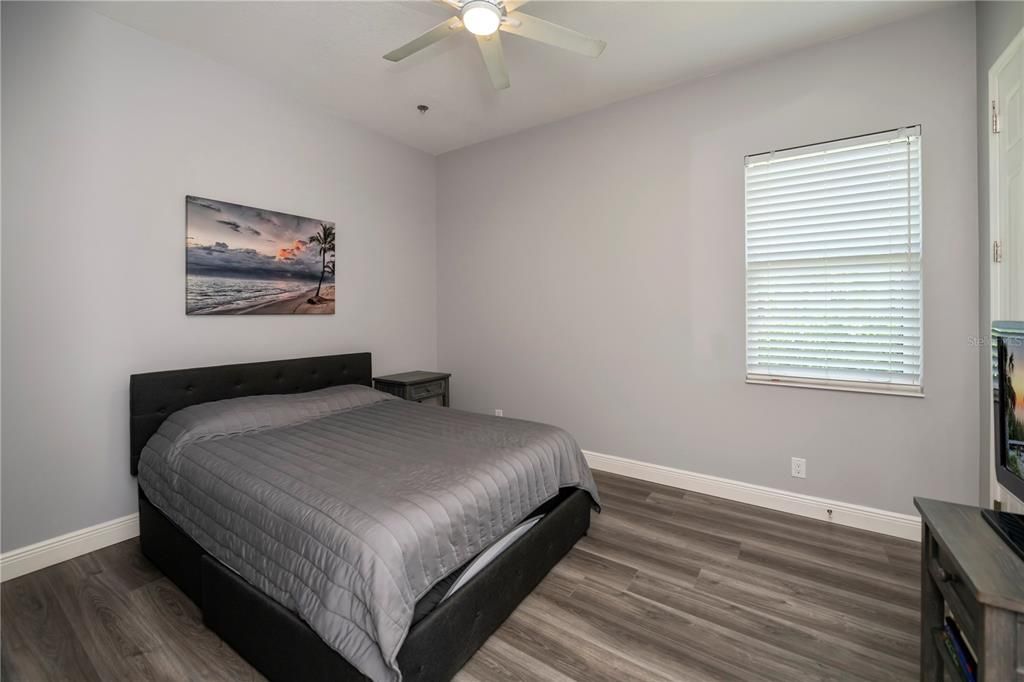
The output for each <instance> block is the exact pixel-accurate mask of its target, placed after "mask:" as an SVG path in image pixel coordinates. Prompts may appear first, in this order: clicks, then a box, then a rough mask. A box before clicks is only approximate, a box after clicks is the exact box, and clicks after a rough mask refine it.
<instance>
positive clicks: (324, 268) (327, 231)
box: [309, 223, 334, 299]
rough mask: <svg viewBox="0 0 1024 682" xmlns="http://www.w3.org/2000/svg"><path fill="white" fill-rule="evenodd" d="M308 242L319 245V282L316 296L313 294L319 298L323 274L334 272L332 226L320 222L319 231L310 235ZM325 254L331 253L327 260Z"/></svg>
mask: <svg viewBox="0 0 1024 682" xmlns="http://www.w3.org/2000/svg"><path fill="white" fill-rule="evenodd" d="M309 242H310V244H317V245H318V246H319V247H320V282H319V283H318V284H317V285H316V296H314V298H316V299H319V298H320V287H322V286H323V285H324V276H325V275H326V274H327V273H328V272H330V273H331V274H332V275H333V274H334V226H333V225H328V224H327V223H320V231H319V232H317V233H316V234H314V235H313V236H312V237H310V238H309ZM327 254H331V260H330V261H329V262H328V260H327ZM328 266H330V267H328Z"/></svg>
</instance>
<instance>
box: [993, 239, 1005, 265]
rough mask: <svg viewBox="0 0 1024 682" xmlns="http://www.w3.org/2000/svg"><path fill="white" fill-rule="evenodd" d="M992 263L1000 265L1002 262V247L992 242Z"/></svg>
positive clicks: (996, 242) (1000, 244) (998, 243)
mask: <svg viewBox="0 0 1024 682" xmlns="http://www.w3.org/2000/svg"><path fill="white" fill-rule="evenodd" d="M992 262H993V263H1002V262H1003V245H1002V243H1001V242H999V241H998V240H997V241H994V242H992Z"/></svg>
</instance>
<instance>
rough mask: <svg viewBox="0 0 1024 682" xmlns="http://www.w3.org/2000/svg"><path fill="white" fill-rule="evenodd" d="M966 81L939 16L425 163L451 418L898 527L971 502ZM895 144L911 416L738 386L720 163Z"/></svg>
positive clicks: (736, 269)
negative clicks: (911, 200) (912, 355)
mask: <svg viewBox="0 0 1024 682" xmlns="http://www.w3.org/2000/svg"><path fill="white" fill-rule="evenodd" d="M975 72H976V68H975V25H974V8H973V5H970V4H960V5H953V6H948V7H943V8H941V9H938V10H936V11H934V12H931V13H928V14H925V15H921V16H918V17H915V18H913V19H911V20H908V21H905V22H902V23H898V24H893V25H889V26H886V27H882V28H880V29H877V30H874V31H872V32H869V33H865V34H862V35H857V36H853V37H850V38H848V39H844V40H841V41H838V42H834V43H831V44H827V45H823V46H819V47H815V48H811V49H806V50H802V51H799V52H795V53H792V54H790V55H788V56H784V57H782V58H779V59H775V60H772V61H770V62H765V63H760V64H757V65H752V66H749V67H746V68H742V69H739V70H736V71H731V72H727V73H723V74H720V75H717V76H714V77H711V78H708V79H705V80H702V81H699V82H695V83H692V84H685V85H681V86H678V87H675V88H671V89H668V90H665V91H662V92H659V93H655V94H652V95H647V96H643V97H638V98H635V99H632V100H628V101H625V102H622V103H619V104H615V105H612V106H610V107H607V108H605V109H602V110H599V111H595V112H591V113H588V114H584V115H581V116H577V117H574V118H570V119H567V120H564V121H561V122H558V123H555V124H552V125H548V126H545V127H542V128H537V129H533V130H529V131H525V132H523V133H519V134H516V135H513V136H509V137H505V138H502V139H499V140H494V141H490V142H485V143H481V144H478V145H475V146H472V147H469V148H466V149H462V150H459V151H456V152H452V153H450V154H447V155H444V156H442V157H440V160H439V163H438V243H437V247H438V302H439V306H438V310H439V318H438V338H439V341H438V350H439V366H440V367H441V368H442V369H444V370H446V371H451V372H454V377H453V387H454V388H453V397H454V403H455V406H456V407H461V408H468V409H472V410H480V411H490V410H492V409H494V408H502V409H504V411H505V415H506V416H510V417H524V418H528V419H538V420H542V421H546V422H551V423H555V424H559V425H561V426H564V427H566V428H567V429H569V430H570V431H571V432H573V433H574V434H575V435H576V436H577V438H578V440H579V441H580V443H581V445H582V446H583V447H584V448H586V449H590V450H595V451H599V452H604V453H608V454H613V455H619V456H623V457H629V458H634V459H638V460H643V461H647V462H654V463H657V464H662V465H668V466H672V467H678V468H681V469H685V470H691V471H696V472H700V473H704V474H712V475H716V476H723V477H726V478H729V479H736V480H740V481H746V482H749V483H755V484H761V485H767V486H772V487H775V488H782V489H785V490H791V491H797V492H801V493H807V494H811V495H818V496H822V497H826V498H833V499H838V500H843V501H847V502H853V503H860V504H865V505H870V506H872V507H879V508H883V509H889V510H895V511H899V512H908V513H909V512H912V509H913V508H912V506H911V498H912V496H913V495H927V496H932V497H940V498H945V499H950V500H957V501H962V502H974V501H975V500H976V499H977V490H978V466H977V447H978V441H979V433H978V430H979V427H978V420H977V418H976V415H977V411H978V404H979V383H978V379H977V369H978V361H977V352H978V351H977V350H976V349H975V348H974V347H972V345H971V343H970V338H971V337H972V336H974V335H976V334H977V330H978V230H977V226H978V215H977V206H978V197H977V187H978V184H977V173H976V169H977V158H976V153H977V149H976V146H977V129H976V125H977V121H976V119H977V115H976V108H977V99H976V94H975V90H976V88H975ZM914 123H920V124H922V125H923V127H924V142H923V159H924V191H925V203H924V231H925V232H924V234H925V236H924V240H925V241H924V244H925V246H924V269H925V270H924V271H925V337H924V338H925V383H926V391H927V397H926V398H924V399H914V398H900V397H889V396H878V395H863V394H854V393H840V392H833V391H821V390H811V389H799V388H783V387H774V386H752V385H747V384H745V383H744V305H743V299H744V257H743V156H744V155H745V154H750V153H756V152H763V151H766V150H770V149H773V148H782V147H788V146H791V145H800V144H806V143H812V142H817V141H821V140H828V139H831V138H836V137H841V136H845V135H854V134H858V133H868V132H872V131H877V130H883V129H888V128H892V127H895V126H901V125H908V124H914ZM791 456H800V457H805V458H807V462H808V465H807V466H808V469H807V471H808V478H807V479H806V480H800V479H793V478H791V477H790V475H789V468H790V463H789V459H790V457H791Z"/></svg>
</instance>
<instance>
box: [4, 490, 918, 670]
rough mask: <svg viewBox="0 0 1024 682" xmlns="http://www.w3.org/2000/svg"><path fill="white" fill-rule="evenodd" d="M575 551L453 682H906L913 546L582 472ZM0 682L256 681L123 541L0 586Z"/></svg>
mask: <svg viewBox="0 0 1024 682" xmlns="http://www.w3.org/2000/svg"><path fill="white" fill-rule="evenodd" d="M595 478H596V479H597V481H598V485H599V487H600V488H601V491H602V494H603V495H604V496H605V507H604V511H603V513H602V514H600V515H595V516H594V519H593V525H592V526H591V530H590V533H589V534H588V536H587V537H585V538H583V539H582V540H581V541H580V542H579V543H578V544H577V546H576V547H575V548H574V549H573V550H572V552H570V553H569V555H568V556H567V557H566V558H565V559H564V560H563V561H562V562H561V563H559V565H558V566H556V567H555V568H554V569H553V570H552V571H551V573H550V574H549V575H548V577H547V578H545V580H544V581H543V582H542V583H541V585H540V586H539V587H538V588H537V589H536V590H535V591H534V593H533V594H531V595H530V596H529V597H527V599H526V600H525V601H524V602H523V603H522V604H521V605H520V607H519V608H518V609H517V610H516V611H515V613H513V614H512V616H511V617H509V619H508V620H507V621H506V622H505V624H504V625H502V627H501V628H500V629H499V630H498V631H497V632H496V633H495V634H494V636H493V637H491V638H490V639H489V640H488V641H487V643H486V644H484V646H483V647H482V648H481V649H480V651H479V652H478V653H477V654H476V656H474V657H473V658H472V659H471V660H470V661H469V662H468V663H467V664H466V666H465V667H464V668H463V670H462V672H460V673H459V674H458V675H457V676H456V681H457V682H492V681H493V682H517V681H522V682H526V681H532V680H545V681H546V680H551V681H552V682H572V681H573V680H579V681H582V680H587V681H596V682H600V681H602V680H607V681H609V682H612V681H614V682H623V681H628V680H644V681H658V680H660V681H662V682H665V681H669V682H675V681H680V682H683V681H687V680H694V681H698V680H699V681H704V680H758V681H762V680H764V681H770V680H780V681H785V682H793V681H794V680H798V681H802V680H822V681H828V680H861V681H868V682H872V681H874V680H914V679H917V677H918V668H917V650H918V632H917V628H918V622H919V621H918V605H919V595H918V589H917V587H916V584H917V570H918V566H917V561H918V558H917V557H918V552H919V547H918V545H917V544H916V543H913V542H906V541H903V540H898V539H894V538H890V537H885V536H881V535H876V534H873V533H868V532H865V531H859V530H854V529H849V528H843V527H840V526H836V525H833V524H828V523H824V522H820V521H815V520H812V519H805V518H802V517H797V516H792V515H789V514H784V513H781V512H773V511H768V510H764V509H760V508H758V507H752V506H749V505H744V504H739V503H735V502H731V501H728V500H723V499H720V498H714V497H709V496H707V495H701V494H698V493H692V492H689V491H685V490H677V489H674V488H667V487H665V486H660V485H655V484H651V483H647V482H644V481H638V480H634V479H629V478H624V477H621V476H615V475H612V474H606V473H602V472H595ZM0 627H2V637H0V676H2V677H3V679H4V680H5V682H6V681H12V680H26V681H29V682H36V681H38V680H117V679H124V680H232V681H235V680H250V681H258V680H262V679H263V678H262V677H261V676H260V675H259V673H257V672H256V671H255V670H253V669H252V668H251V667H250V666H249V665H248V664H247V663H246V662H245V661H244V660H242V659H241V658H240V657H239V656H238V654H236V653H235V652H234V651H233V650H232V649H231V648H230V647H229V646H227V645H226V644H224V642H222V641H221V640H220V639H219V638H218V637H217V636H216V635H214V634H213V633H212V632H210V631H209V630H207V629H206V628H205V627H204V626H203V623H202V615H201V614H200V612H199V609H198V608H196V606H195V605H194V604H193V603H192V602H191V601H189V599H188V598H187V597H185V596H184V594H182V593H181V591H180V590H178V588H177V587H175V586H174V584H173V583H171V582H170V580H168V579H167V578H166V577H164V576H163V575H161V574H160V572H159V571H158V570H156V569H155V568H154V567H153V566H152V565H151V564H150V563H149V562H148V561H147V560H146V559H145V557H143V556H142V553H141V552H140V550H139V544H138V541H137V540H129V541H126V542H122V543H120V544H117V545H113V546H111V547H107V548H104V549H102V550H98V551H96V552H92V553H91V554H87V555H85V556H82V557H78V558H76V559H73V560H71V561H67V562H64V563H63V564H58V565H57V566H51V567H50V568H47V569H44V570H42V571H38V572H36V573H32V574H30V575H27V576H23V577H21V578H16V579H14V580H10V581H8V582H6V583H4V584H3V586H2V588H0Z"/></svg>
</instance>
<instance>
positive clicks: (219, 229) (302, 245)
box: [186, 197, 334, 280]
mask: <svg viewBox="0 0 1024 682" xmlns="http://www.w3.org/2000/svg"><path fill="white" fill-rule="evenodd" d="M322 223H324V224H327V225H330V226H331V227H333V226H334V223H332V222H329V221H321V220H316V219H313V218H303V217H300V216H294V215H289V214H286V213H279V212H276V211H268V210H264V209H258V208H251V207H248V206H240V205H238V204H231V203H227V202H223V201H215V200H212V199H203V198H199V197H188V198H187V200H186V224H187V236H186V246H187V249H186V253H187V258H186V262H187V266H188V272H189V274H190V275H200V276H202V275H207V276H217V277H241V278H250V279H314V278H319V276H320V272H321V257H320V254H319V252H318V250H317V248H316V246H315V245H313V246H312V247H311V246H310V244H309V239H310V237H311V236H312V235H314V234H316V233H318V232H319V231H320V229H321V224H322ZM331 279H332V280H333V278H331Z"/></svg>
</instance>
